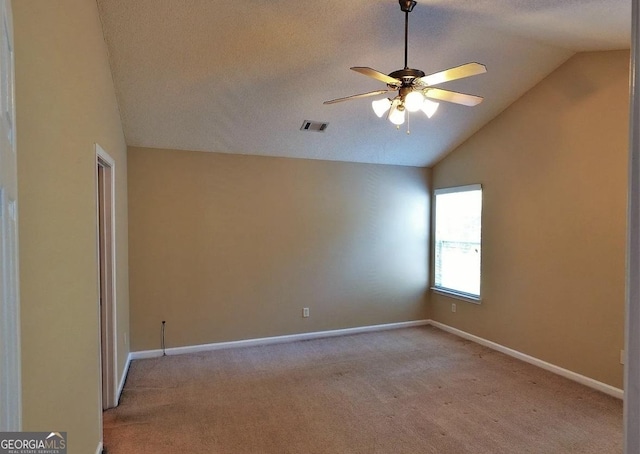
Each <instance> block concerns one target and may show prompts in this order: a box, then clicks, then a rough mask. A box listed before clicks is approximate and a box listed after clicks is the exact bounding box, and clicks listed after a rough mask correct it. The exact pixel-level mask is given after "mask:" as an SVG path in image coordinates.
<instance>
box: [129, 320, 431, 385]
mask: <svg viewBox="0 0 640 454" xmlns="http://www.w3.org/2000/svg"><path fill="white" fill-rule="evenodd" d="M428 324H429V320H413V321H409V322H398V323H387V324H384V325H370V326H358V327H355V328H345V329H335V330H330V331H315V332H312V333H300V334H289V335H285V336H274V337H262V338H259V339H246V340H239V341H231V342H217V343H213V344H201V345H189V346H186V347H172V348H167V349H166V350H165V351H166V353H167V355H182V354H185V353H198V352H206V351H212V350H221V349H224V348H237V347H253V346H257V345H271V344H281V343H284V342H294V341H301V340H309V339H321V338H325V337H335V336H346V335H349V334H359V333H368V332H371V331H384V330H389V329H398V328H409V327H412V326H424V325H428ZM158 356H162V350H161V349H158V350H143V351H138V352H131V353H130V354H129V360H133V359H145V358H156V357H158ZM123 383H124V382H123Z"/></svg>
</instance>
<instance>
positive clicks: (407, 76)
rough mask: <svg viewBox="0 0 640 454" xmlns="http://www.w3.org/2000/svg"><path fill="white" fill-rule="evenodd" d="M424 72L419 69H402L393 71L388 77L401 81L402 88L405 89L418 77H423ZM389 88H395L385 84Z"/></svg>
mask: <svg viewBox="0 0 640 454" xmlns="http://www.w3.org/2000/svg"><path fill="white" fill-rule="evenodd" d="M424 75H425V74H424V71H420V70H419V69H411V68H404V69H399V70H397V71H394V72H392V73H390V74H389V77H393V78H394V79H398V80H401V81H402V86H403V87H407V86H410V85H412V84H413V81H414V80H415V79H418V78H420V77H424ZM387 85H389V87H392V88H395V87H394V85H392V84H387Z"/></svg>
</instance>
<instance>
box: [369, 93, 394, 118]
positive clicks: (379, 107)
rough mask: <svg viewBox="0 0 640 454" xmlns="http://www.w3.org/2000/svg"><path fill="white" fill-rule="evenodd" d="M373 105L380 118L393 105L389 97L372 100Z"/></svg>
mask: <svg viewBox="0 0 640 454" xmlns="http://www.w3.org/2000/svg"><path fill="white" fill-rule="evenodd" d="M371 107H373V111H374V112H375V113H376V115H377V116H378V117H379V118H382V116H383V115H384V113H385V112H386V111H387V110H389V107H391V100H390V99H389V98H383V99H376V100H375V101H372V102H371Z"/></svg>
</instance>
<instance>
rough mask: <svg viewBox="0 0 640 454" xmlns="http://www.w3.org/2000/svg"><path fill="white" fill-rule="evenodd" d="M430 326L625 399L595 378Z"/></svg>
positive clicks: (459, 332) (446, 327)
mask: <svg viewBox="0 0 640 454" xmlns="http://www.w3.org/2000/svg"><path fill="white" fill-rule="evenodd" d="M429 324H430V325H432V326H435V327H436V328H440V329H441V330H443V331H446V332H448V333H451V334H455V335H456V336H459V337H462V338H464V339H467V340H470V341H472V342H475V343H477V344H480V345H483V346H485V347H489V348H491V349H493V350H496V351H499V352H500V353H504V354H505V355H509V356H512V357H513V358H517V359H519V360H521V361H524V362H525V363H529V364H533V365H534V366H538V367H540V368H542V369H545V370H548V371H549V372H553V373H554V374H557V375H560V376H562V377H565V378H568V379H569V380H573V381H575V382H578V383H580V384H582V385H585V386H588V387H589V388H592V389H595V390H597V391H600V392H603V393H605V394H608V395H610V396H613V397H617V398H618V399H623V397H624V391H623V390H622V389H619V388H615V387H613V386H611V385H607V384H606V383H602V382H599V381H597V380H594V379H593V378H589V377H586V376H584V375H580V374H578V373H576V372H572V371H570V370H568V369H564V368H562V367H560V366H556V365H555V364H551V363H548V362H546V361H543V360H541V359H538V358H534V357H533V356H529V355H526V354H524V353H521V352H519V351H517V350H513V349H511V348H508V347H505V346H504V345H500V344H497V343H495V342H492V341H489V340H487V339H483V338H482V337H478V336H475V335H473V334H469V333H467V332H465V331H462V330H459V329H457V328H453V327H452V326H449V325H445V324H444V323H440V322H436V321H434V320H429Z"/></svg>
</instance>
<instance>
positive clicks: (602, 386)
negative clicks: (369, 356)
mask: <svg viewBox="0 0 640 454" xmlns="http://www.w3.org/2000/svg"><path fill="white" fill-rule="evenodd" d="M424 325H432V326H435V327H436V328H440V329H441V330H443V331H446V332H448V333H451V334H454V335H456V336H458V337H462V338H464V339H467V340H470V341H472V342H475V343H477V344H480V345H483V346H485V347H488V348H491V349H493V350H496V351H499V352H501V353H504V354H505V355H508V356H511V357H513V358H516V359H519V360H521V361H524V362H526V363H529V364H532V365H534V366H537V367H540V368H542V369H545V370H548V371H549V372H553V373H555V374H557V375H560V376H562V377H565V378H568V379H569V380H573V381H575V382H577V383H580V384H582V385H585V386H588V387H589V388H592V389H595V390H597V391H600V392H603V393H605V394H608V395H610V396H613V397H616V398H618V399H622V398H623V397H624V391H623V390H621V389H619V388H616V387H613V386H611V385H607V384H606V383H602V382H599V381H597V380H594V379H593V378H589V377H586V376H584V375H581V374H578V373H576V372H573V371H570V370H568V369H564V368H562V367H560V366H556V365H555V364H551V363H548V362H546V361H543V360H541V359H538V358H535V357H533V356H529V355H527V354H524V353H521V352H519V351H517V350H513V349H511V348H509V347H505V346H504V345H500V344H498V343H496V342H492V341H490V340H487V339H483V338H482V337H479V336H475V335H473V334H470V333H467V332H465V331H462V330H459V329H457V328H454V327H452V326H449V325H445V324H444V323H440V322H436V321H434V320H414V321H409V322H398V323H387V324H384V325H370V326H359V327H355V328H345V329H336V330H329V331H315V332H312V333H300V334H289V335H284V336H274V337H262V338H258V339H245V340H239V341H230V342H216V343H212V344H201V345H188V346H185V347H172V348H167V349H166V350H165V351H166V354H167V355H182V354H186V353H198V352H206V351H213V350H222V349H225V348H238V347H253V346H258V345H272V344H281V343H284V342H295V341H301V340H310V339H321V338H326V337H335V336H346V335H349V334H359V333H367V332H372V331H383V330H390V329H398V328H409V327H412V326H424ZM159 356H162V350H161V349H157V350H142V351H137V352H131V353H129V356H128V357H127V364H126V366H125V369H124V372H123V374H122V379H121V382H120V386H119V388H118V401H119V400H120V394H121V393H122V388H123V386H124V382H125V379H126V374H127V372H128V370H129V364H130V363H131V361H132V360H134V359H146V358H157V357H159Z"/></svg>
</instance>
